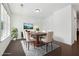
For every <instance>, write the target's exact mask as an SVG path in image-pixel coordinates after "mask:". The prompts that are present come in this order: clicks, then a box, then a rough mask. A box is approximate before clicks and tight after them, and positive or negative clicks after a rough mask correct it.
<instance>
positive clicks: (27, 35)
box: [24, 31, 35, 50]
mask: <svg viewBox="0 0 79 59" xmlns="http://www.w3.org/2000/svg"><path fill="white" fill-rule="evenodd" d="M24 37H25V39H26V47H28V50H29V47H30V44H32V43H33V45H34V48H35V39H34V38H33V37H31V35H30V32H28V31H24Z"/></svg>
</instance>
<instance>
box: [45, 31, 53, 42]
mask: <svg viewBox="0 0 79 59" xmlns="http://www.w3.org/2000/svg"><path fill="white" fill-rule="evenodd" d="M45 41H46V42H51V41H53V32H47V35H46V40H45Z"/></svg>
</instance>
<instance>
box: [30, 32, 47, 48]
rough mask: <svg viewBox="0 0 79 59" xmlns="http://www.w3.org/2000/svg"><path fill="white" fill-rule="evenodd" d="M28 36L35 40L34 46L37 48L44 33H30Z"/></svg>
mask: <svg viewBox="0 0 79 59" xmlns="http://www.w3.org/2000/svg"><path fill="white" fill-rule="evenodd" d="M30 34H31V36H33V37H34V38H35V39H36V41H35V46H37V47H39V46H40V45H41V44H42V41H41V37H42V36H46V33H45V32H31V33H30Z"/></svg>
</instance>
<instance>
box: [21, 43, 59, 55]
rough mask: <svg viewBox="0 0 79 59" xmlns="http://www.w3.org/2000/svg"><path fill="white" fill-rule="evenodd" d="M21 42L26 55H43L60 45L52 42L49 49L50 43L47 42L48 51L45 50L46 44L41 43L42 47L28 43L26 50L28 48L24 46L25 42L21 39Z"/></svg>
mask: <svg viewBox="0 0 79 59" xmlns="http://www.w3.org/2000/svg"><path fill="white" fill-rule="evenodd" d="M21 44H22V48H23V50H24V53H25V55H26V56H43V55H45V54H47V53H49V52H51V51H53V50H55V49H57V48H59V47H60V46H59V45H57V44H55V43H52V49H51V45H50V43H49V44H48V51H47V52H46V49H45V48H46V46H45V45H43V46H42V47H35V48H34V46H33V45H30V48H29V50H28V48H27V47H26V42H25V41H21Z"/></svg>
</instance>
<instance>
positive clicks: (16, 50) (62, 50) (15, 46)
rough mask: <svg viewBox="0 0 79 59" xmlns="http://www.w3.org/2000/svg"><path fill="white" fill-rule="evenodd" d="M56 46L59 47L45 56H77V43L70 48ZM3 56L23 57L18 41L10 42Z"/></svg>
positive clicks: (78, 54)
mask: <svg viewBox="0 0 79 59" xmlns="http://www.w3.org/2000/svg"><path fill="white" fill-rule="evenodd" d="M78 37H79V36H78ZM56 44H58V45H60V47H59V48H57V49H56V50H54V51H51V52H49V53H48V54H46V55H45V56H79V42H75V43H74V44H73V45H72V46H69V45H66V44H63V43H60V42H57V43H56ZM3 56H25V53H24V51H23V49H22V46H21V43H20V40H16V41H11V42H10V44H9V46H8V47H7V49H6V51H5V52H4V54H3Z"/></svg>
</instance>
